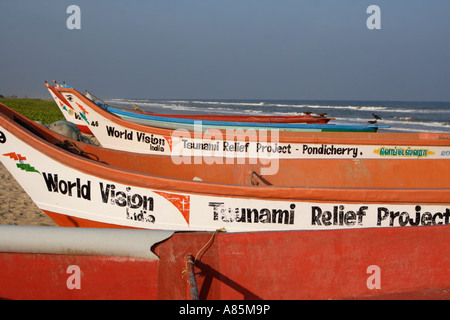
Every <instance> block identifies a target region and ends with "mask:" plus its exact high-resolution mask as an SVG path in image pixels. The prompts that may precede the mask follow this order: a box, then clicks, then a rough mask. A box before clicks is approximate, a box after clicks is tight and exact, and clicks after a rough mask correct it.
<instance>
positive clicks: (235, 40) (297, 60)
mask: <svg viewBox="0 0 450 320" xmlns="http://www.w3.org/2000/svg"><path fill="white" fill-rule="evenodd" d="M69 5H77V6H79V7H80V9H81V29H80V30H70V29H68V28H67V26H66V21H67V19H68V18H69V17H70V14H67V13H66V10H67V7H68V6H69ZM370 5H378V6H379V7H380V9H381V16H380V17H381V29H379V30H369V29H368V28H367V26H366V21H367V19H368V18H369V17H370V15H371V14H368V13H366V10H367V8H368V7H369V6H370ZM0 13H1V17H2V19H1V20H0V48H1V49H0V94H3V95H12V94H16V95H18V96H23V95H28V96H29V97H40V98H50V95H49V94H48V92H47V91H46V89H45V88H44V85H43V83H44V80H48V81H51V80H53V79H55V80H57V81H59V82H62V80H65V81H67V83H68V84H70V85H73V86H74V87H75V88H77V89H78V90H80V91H84V90H85V89H88V90H91V91H92V92H94V93H95V94H96V95H98V96H100V97H102V98H186V99H189V98H193V99H214V98H217V99H233V98H234V99H324V100H329V99H340V100H421V101H450V1H449V0H429V1H426V0H383V1H382V0H370V1H365V0H270V1H269V0H148V1H138V0H127V1H117V0H108V1H107V0H95V1H92V0H91V1H87V0H71V1H65V0H59V1H56V0H45V1H40V0H1V1H0Z"/></svg>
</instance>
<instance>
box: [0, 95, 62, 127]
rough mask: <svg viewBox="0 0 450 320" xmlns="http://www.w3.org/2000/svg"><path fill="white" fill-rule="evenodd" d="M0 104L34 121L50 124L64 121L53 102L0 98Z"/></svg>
mask: <svg viewBox="0 0 450 320" xmlns="http://www.w3.org/2000/svg"><path fill="white" fill-rule="evenodd" d="M0 102H1V103H3V104H4V105H6V106H8V107H10V108H11V109H13V110H15V111H17V112H18V113H20V114H22V115H24V116H25V117H27V118H29V119H31V120H34V121H41V122H42V123H46V124H50V123H53V122H55V121H58V120H65V118H64V116H63V114H62V113H61V111H60V110H59V108H58V106H57V105H56V102H55V101H53V100H45V99H16V98H1V97H0Z"/></svg>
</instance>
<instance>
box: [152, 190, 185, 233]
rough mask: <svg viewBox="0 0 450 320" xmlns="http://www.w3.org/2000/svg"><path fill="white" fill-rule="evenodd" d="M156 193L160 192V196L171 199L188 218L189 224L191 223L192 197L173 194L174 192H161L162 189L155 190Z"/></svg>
mask: <svg viewBox="0 0 450 320" xmlns="http://www.w3.org/2000/svg"><path fill="white" fill-rule="evenodd" d="M154 192H155V193H156V194H159V195H160V196H163V197H164V198H165V199H166V200H169V201H170V202H171V203H172V204H173V205H174V206H175V208H177V209H178V211H180V212H181V214H182V215H183V217H184V219H185V220H186V222H187V224H188V225H189V217H190V212H191V210H190V202H191V201H190V197H189V196H184V195H179V194H173V193H166V192H160V191H154Z"/></svg>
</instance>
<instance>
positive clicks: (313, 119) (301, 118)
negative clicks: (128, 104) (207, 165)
mask: <svg viewBox="0 0 450 320" xmlns="http://www.w3.org/2000/svg"><path fill="white" fill-rule="evenodd" d="M86 96H87V97H88V95H86ZM91 97H92V96H91ZM92 98H93V97H92ZM91 100H92V101H94V102H95V103H96V104H98V105H99V106H101V107H102V108H106V109H108V110H109V111H111V112H112V113H116V112H115V111H116V109H118V110H124V111H128V112H134V113H137V114H140V115H149V116H157V117H164V118H176V119H192V120H202V121H224V122H260V123H328V122H329V121H330V120H334V118H328V117H325V114H323V113H321V114H318V115H312V114H311V113H306V114H304V115H300V114H299V115H295V116H293V115H290V116H286V115H283V116H282V115H236V114H232V115H224V114H218V115H214V114H161V113H152V112H145V111H143V110H142V109H141V108H139V107H137V106H135V105H133V107H134V109H135V111H133V110H128V109H120V108H115V107H111V106H110V105H108V104H106V103H104V102H102V101H98V100H97V99H95V98H93V99H91ZM119 116H120V115H119ZM131 120H132V119H131Z"/></svg>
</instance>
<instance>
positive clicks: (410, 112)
mask: <svg viewBox="0 0 450 320" xmlns="http://www.w3.org/2000/svg"><path fill="white" fill-rule="evenodd" d="M106 102H107V103H108V104H110V105H112V106H117V107H120V108H128V109H132V108H133V107H132V104H135V105H137V106H139V107H140V108H141V109H143V110H145V111H149V112H155V113H165V114H241V115H242V114H247V115H296V114H302V113H303V112H311V113H313V114H314V113H326V114H327V116H328V117H332V118H335V120H331V121H330V122H329V123H334V124H367V121H369V120H375V119H374V117H373V115H372V114H375V115H377V116H379V117H381V118H382V119H381V120H378V124H379V125H384V126H390V128H389V129H380V132H383V131H384V132H388V131H389V132H441V133H442V132H446V133H450V102H400V101H331V100H327V101H324V100H182V99H179V100H178V99H174V100H170V99H167V100H154V99H109V100H106Z"/></svg>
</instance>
